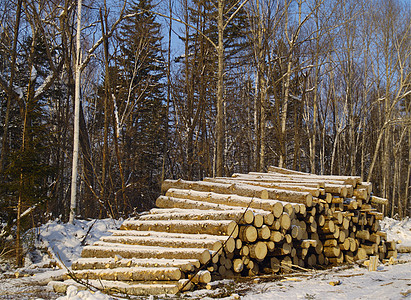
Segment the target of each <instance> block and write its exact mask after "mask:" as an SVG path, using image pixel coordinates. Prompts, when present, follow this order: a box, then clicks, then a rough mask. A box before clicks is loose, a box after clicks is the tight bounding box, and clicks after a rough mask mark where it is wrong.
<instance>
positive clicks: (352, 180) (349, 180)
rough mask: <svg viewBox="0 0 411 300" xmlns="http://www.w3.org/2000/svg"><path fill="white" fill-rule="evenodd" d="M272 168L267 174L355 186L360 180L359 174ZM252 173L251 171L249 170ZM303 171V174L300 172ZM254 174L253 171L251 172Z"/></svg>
mask: <svg viewBox="0 0 411 300" xmlns="http://www.w3.org/2000/svg"><path fill="white" fill-rule="evenodd" d="M274 168H276V167H269V168H268V173H269V174H275V175H284V176H285V175H288V176H289V175H292V176H293V177H294V178H316V179H323V180H332V181H342V182H343V183H344V184H347V185H352V186H354V187H355V186H356V185H357V184H360V183H361V182H362V180H361V177H359V176H336V175H315V174H311V173H303V172H298V173H285V172H288V171H289V170H288V171H282V170H279V169H277V170H275V169H274ZM250 173H252V172H250ZM301 173H303V174H301ZM253 174H254V173H253Z"/></svg>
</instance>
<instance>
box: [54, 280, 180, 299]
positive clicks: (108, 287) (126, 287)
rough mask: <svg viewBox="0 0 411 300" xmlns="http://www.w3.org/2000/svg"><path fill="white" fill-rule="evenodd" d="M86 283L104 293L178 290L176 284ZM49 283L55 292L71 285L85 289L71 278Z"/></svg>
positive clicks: (147, 294) (134, 293) (160, 293)
mask: <svg viewBox="0 0 411 300" xmlns="http://www.w3.org/2000/svg"><path fill="white" fill-rule="evenodd" d="M88 283H89V284H90V285H92V286H96V287H99V288H100V289H101V291H102V292H105V293H112V292H113V291H116V292H118V293H122V294H125V295H132V296H151V295H162V294H176V293H177V292H178V291H179V285H177V284H143V283H142V284H128V283H122V282H119V281H110V280H90V281H88ZM50 285H51V286H52V287H53V289H54V291H55V292H56V293H66V291H67V288H68V287H69V286H72V285H74V286H76V287H77V288H78V289H79V290H85V289H87V287H86V286H84V285H80V284H78V283H77V282H75V281H74V280H73V279H69V280H66V281H63V282H51V283H50Z"/></svg>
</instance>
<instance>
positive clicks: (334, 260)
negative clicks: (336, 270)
mask: <svg viewBox="0 0 411 300" xmlns="http://www.w3.org/2000/svg"><path fill="white" fill-rule="evenodd" d="M328 261H329V262H330V264H332V265H338V264H342V263H343V262H344V254H343V253H342V251H340V254H339V255H338V256H337V257H328Z"/></svg>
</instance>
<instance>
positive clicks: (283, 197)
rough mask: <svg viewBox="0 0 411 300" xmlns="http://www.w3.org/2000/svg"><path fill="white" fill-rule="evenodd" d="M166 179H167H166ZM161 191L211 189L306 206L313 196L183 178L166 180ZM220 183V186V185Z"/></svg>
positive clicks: (249, 185) (306, 193)
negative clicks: (171, 189) (200, 182)
mask: <svg viewBox="0 0 411 300" xmlns="http://www.w3.org/2000/svg"><path fill="white" fill-rule="evenodd" d="M166 181H167V180H166ZM163 185H164V188H163V187H162V190H163V191H166V190H167V189H169V188H172V187H173V188H179V189H195V190H198V191H213V192H217V193H223V194H237V195H240V196H247V197H258V198H261V199H274V200H280V201H286V202H293V203H303V204H305V205H307V206H308V207H311V206H312V202H313V196H312V195H311V194H310V193H309V192H299V191H293V190H282V189H275V188H266V187H261V186H256V185H251V184H244V183H232V184H231V183H229V184H227V183H219V182H204V181H202V184H198V185H196V184H194V182H188V181H187V182H185V181H183V180H174V181H167V182H164V183H163ZM220 185H222V186H220Z"/></svg>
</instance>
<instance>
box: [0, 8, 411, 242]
mask: <svg viewBox="0 0 411 300" xmlns="http://www.w3.org/2000/svg"><path fill="white" fill-rule="evenodd" d="M76 5H77V1H74V0H58V1H46V0H44V1H30V0H3V1H2V2H1V3H0V22H1V27H0V37H1V42H0V124H1V127H0V140H1V149H0V154H1V155H0V206H1V211H0V219H1V228H2V229H1V230H2V232H1V240H2V245H3V246H4V245H6V243H7V242H6V240H7V237H8V236H9V235H10V234H11V235H12V236H14V240H15V241H18V242H19V240H20V232H23V231H25V230H26V229H28V228H30V227H33V226H37V225H38V224H39V223H42V222H45V221H46V220H48V219H54V218H61V219H62V220H63V221H67V219H68V216H69V206H70V203H69V202H70V183H71V159H72V151H73V122H74V121H73V112H74V91H75V78H74V70H75V62H76V59H77V58H76V53H75V52H76V51H75V49H76V44H75V36H76V34H77V32H76V12H77V10H76ZM82 8H83V9H82V12H83V13H82V16H81V19H82V30H81V44H82V47H81V49H82V56H81V61H82V62H83V64H82V72H81V95H80V100H81V103H80V116H79V119H80V121H79V128H80V135H79V148H80V164H79V175H78V177H79V179H78V182H79V184H78V187H77V194H78V196H77V202H78V205H77V210H76V214H77V216H78V217H81V218H96V217H99V218H102V217H113V218H119V217H127V216H129V215H130V214H133V213H135V212H138V211H143V210H147V209H149V208H151V207H153V206H154V204H155V199H156V197H157V196H158V195H159V193H160V184H161V180H162V178H184V179H190V180H198V179H202V178H204V177H207V176H222V175H224V176H230V175H231V174H233V173H235V172H249V171H265V170H266V168H267V167H268V166H270V165H277V166H281V167H286V168H291V169H295V170H301V171H307V172H312V173H317V174H342V175H343V174H345V175H348V174H354V175H361V176H362V177H363V178H364V180H371V181H372V182H373V183H374V191H375V193H377V194H378V195H380V196H383V197H387V198H389V199H390V205H389V206H388V207H387V209H386V211H385V212H386V214H387V215H390V216H394V215H396V214H398V216H399V217H404V216H407V215H409V214H410V211H409V208H410V199H411V193H410V192H411V191H410V178H411V112H410V110H411V75H410V74H411V72H410V70H411V59H410V56H411V39H410V36H411V34H410V30H411V18H410V17H411V13H410V10H409V7H407V6H406V3H405V2H404V1H400V0H389V1H383V0H381V1H380V0H379V1H351V0H333V1H331V0H328V1H326V0H278V1H268V0H248V1H235V0H213V1H203V0H191V1H190V0H181V1H179V2H175V1H168V2H167V1H164V2H160V3H154V2H152V1H150V0H140V1H139V0H134V1H131V2H128V3H123V2H121V3H111V2H107V3H106V1H94V0H87V1H84V2H83V7H82ZM165 12H166V13H165ZM170 15H172V17H173V19H172V20H171V19H170V18H167V16H170ZM170 25H171V26H172V28H169V27H170ZM169 29H171V30H169ZM170 37H171V40H170ZM168 40H170V43H169V42H168ZM17 246H18V248H19V247H20V246H19V243H18V244H17Z"/></svg>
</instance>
